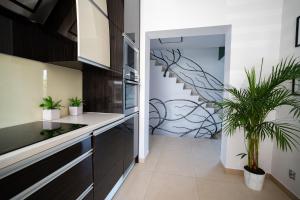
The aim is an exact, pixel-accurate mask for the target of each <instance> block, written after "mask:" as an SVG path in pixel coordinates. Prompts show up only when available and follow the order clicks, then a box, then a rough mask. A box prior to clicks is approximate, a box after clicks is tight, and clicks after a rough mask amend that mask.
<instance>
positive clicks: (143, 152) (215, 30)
mask: <svg viewBox="0 0 300 200" xmlns="http://www.w3.org/2000/svg"><path fill="white" fill-rule="evenodd" d="M230 33H231V26H216V27H204V28H192V29H180V30H166V31H154V32H147V33H146V35H145V43H144V44H145V52H144V53H145V54H144V56H141V60H140V64H141V72H140V73H141V90H140V129H139V131H140V137H139V143H140V146H139V155H140V161H141V162H143V160H144V159H145V158H146V156H147V154H148V152H149V134H151V131H152V130H153V128H152V129H151V126H149V125H151V124H150V123H149V122H150V121H149V113H150V112H151V111H150V106H149V100H150V73H151V70H150V67H151V62H150V60H151V40H152V43H153V41H155V40H156V41H159V40H161V41H159V42H161V43H163V42H164V41H166V38H172V39H173V40H177V41H181V37H182V38H187V37H201V36H202V37H213V36H216V35H219V36H220V35H223V36H224V47H225V54H224V58H223V59H224V73H223V83H222V84H223V85H225V86H226V85H228V84H227V83H228V80H229V59H230V42H231V35H230ZM141 49H142V48H141ZM169 50H170V49H169ZM170 51H171V52H169V53H171V54H176V55H177V56H178V55H180V53H181V52H178V51H177V52H173V51H172V50H170ZM142 53H143V52H141V54H142ZM159 54H160V53H159ZM156 55H157V54H156ZM176 55H175V56H174V57H175V61H176ZM152 56H153V52H152ZM171 57H172V56H171ZM152 58H153V57H152ZM166 67H168V65H167V66H166ZM169 70H170V67H169V68H168V69H166V68H165V69H164V72H163V76H166V75H167V73H168V75H170V71H171V70H170V71H169ZM171 72H172V71H171ZM173 75H174V74H173ZM171 76H172V75H171ZM194 92H195V91H194ZM162 106H163V105H162ZM210 121H211V120H210ZM218 124H220V126H221V124H222V123H221V122H219V123H218ZM149 127H150V129H149ZM204 128H205V127H204ZM203 130H204V129H202V131H203ZM217 130H218V128H217ZM219 130H221V129H219ZM196 132H197V131H196ZM216 132H217V131H214V132H212V131H211V134H209V135H210V136H213V135H214V133H216ZM203 133H204V132H201V133H200V132H198V134H197V133H196V135H194V136H196V137H199V136H203V135H206V134H203ZM182 134H183V133H182ZM182 134H181V135H182ZM185 135H189V134H185ZM190 135H192V134H190ZM225 148H226V138H225V137H222V141H221V155H220V157H221V161H223V160H224V159H225V156H226V155H225V154H224V153H223V152H224V151H223V150H224V149H225Z"/></svg>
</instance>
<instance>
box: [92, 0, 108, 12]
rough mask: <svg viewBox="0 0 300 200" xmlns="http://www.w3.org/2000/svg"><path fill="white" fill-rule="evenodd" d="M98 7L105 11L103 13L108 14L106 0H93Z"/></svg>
mask: <svg viewBox="0 0 300 200" xmlns="http://www.w3.org/2000/svg"><path fill="white" fill-rule="evenodd" d="M91 1H92V2H93V3H94V4H96V6H98V8H99V9H100V10H101V12H103V14H105V15H107V3H106V0H91Z"/></svg>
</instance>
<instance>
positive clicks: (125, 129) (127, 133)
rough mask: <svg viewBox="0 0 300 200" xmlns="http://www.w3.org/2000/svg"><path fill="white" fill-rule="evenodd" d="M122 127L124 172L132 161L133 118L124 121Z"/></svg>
mask: <svg viewBox="0 0 300 200" xmlns="http://www.w3.org/2000/svg"><path fill="white" fill-rule="evenodd" d="M121 127H122V134H123V138H124V161H123V162H124V172H125V171H126V170H127V169H128V168H129V166H130V165H131V163H132V161H133V160H134V154H133V152H134V150H133V148H134V144H133V141H134V118H133V117H132V118H130V119H128V120H126V121H125V122H124V123H123V124H121Z"/></svg>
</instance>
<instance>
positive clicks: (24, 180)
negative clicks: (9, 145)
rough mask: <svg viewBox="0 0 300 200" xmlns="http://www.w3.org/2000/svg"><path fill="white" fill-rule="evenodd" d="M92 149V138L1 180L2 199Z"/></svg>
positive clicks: (20, 190)
mask: <svg viewBox="0 0 300 200" xmlns="http://www.w3.org/2000/svg"><path fill="white" fill-rule="evenodd" d="M90 149H91V138H88V139H85V140H84V141H82V142H79V143H77V144H74V145H73V146H71V147H68V148H67V149H65V150H63V151H60V152H58V153H56V154H54V155H52V156H50V157H48V158H45V159H43V160H41V161H39V162H37V163H35V164H33V165H30V166H29V167H26V168H24V169H22V170H20V171H18V172H16V173H14V174H12V175H9V176H7V177H5V178H3V179H1V180H0V188H1V190H0V199H9V198H11V197H13V196H15V195H17V194H19V193H20V192H22V191H23V190H25V189H27V188H28V187H30V186H31V185H33V184H35V183H36V182H38V181H40V180H41V179H43V178H45V177H46V176H48V175H49V174H51V173H53V172H54V171H56V170H58V169H59V168H61V167H63V166H64V165H66V164H67V163H69V162H71V161H72V160H74V159H75V158H77V157H78V156H80V155H82V154H84V153H85V152H87V151H89V150H90Z"/></svg>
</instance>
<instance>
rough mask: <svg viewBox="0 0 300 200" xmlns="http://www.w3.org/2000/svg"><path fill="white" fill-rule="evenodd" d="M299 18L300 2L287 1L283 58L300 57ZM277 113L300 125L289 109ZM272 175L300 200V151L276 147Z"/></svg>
mask: <svg viewBox="0 0 300 200" xmlns="http://www.w3.org/2000/svg"><path fill="white" fill-rule="evenodd" d="M298 16H300V1H299V0H285V1H284V6H283V16H282V31H281V45H280V56H281V57H286V56H291V55H294V56H297V57H299V56H300V47H298V48H295V32H296V18H297V17H298ZM286 86H287V87H289V88H291V83H290V82H289V83H286ZM277 113H278V114H277V119H279V120H282V119H284V120H289V121H290V122H294V123H295V124H298V125H299V121H297V120H294V119H293V118H292V116H291V115H289V114H288V107H282V108H280V109H279V110H278V112H277ZM279 113H280V114H279ZM299 149H300V148H299ZM289 169H292V170H294V171H295V172H296V174H297V175H296V180H295V181H293V180H291V179H289V178H288V170H289ZM272 175H273V176H274V177H275V178H276V179H277V180H279V181H280V182H281V183H282V184H283V185H285V186H286V187H287V188H288V189H289V190H290V191H292V192H293V193H294V194H295V195H297V197H298V198H300V190H299V188H300V177H299V175H300V151H299V150H295V151H294V152H282V151H280V150H279V149H278V148H277V147H276V145H274V150H273V160H272Z"/></svg>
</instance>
